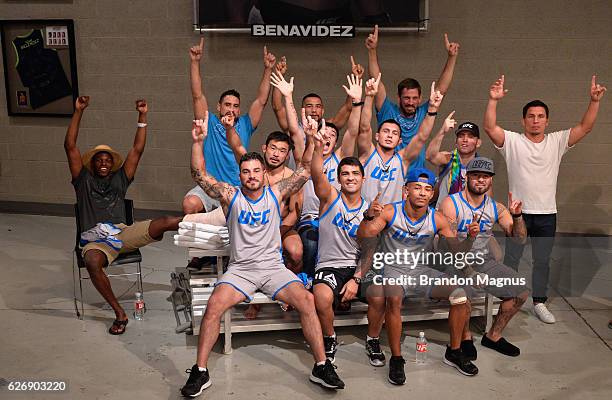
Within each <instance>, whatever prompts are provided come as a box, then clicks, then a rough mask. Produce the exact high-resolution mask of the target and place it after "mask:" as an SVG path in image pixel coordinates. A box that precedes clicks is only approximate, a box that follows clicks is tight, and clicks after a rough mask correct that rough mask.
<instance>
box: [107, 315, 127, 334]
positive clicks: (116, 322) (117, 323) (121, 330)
mask: <svg viewBox="0 0 612 400" xmlns="http://www.w3.org/2000/svg"><path fill="white" fill-rule="evenodd" d="M128 321H129V320H128V319H126V320H124V321H119V320H118V319H116V320H114V321H113V324H112V325H111V327H110V328H108V333H110V334H111V335H123V333H124V332H125V326H126V325H127V324H128ZM113 327H116V328H119V330H118V331H113Z"/></svg>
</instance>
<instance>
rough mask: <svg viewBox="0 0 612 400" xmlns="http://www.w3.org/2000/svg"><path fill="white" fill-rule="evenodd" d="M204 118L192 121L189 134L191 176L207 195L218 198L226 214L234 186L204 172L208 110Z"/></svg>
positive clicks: (234, 190)
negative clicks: (191, 140) (204, 146)
mask: <svg viewBox="0 0 612 400" xmlns="http://www.w3.org/2000/svg"><path fill="white" fill-rule="evenodd" d="M205 115H206V117H205V119H204V120H201V119H200V120H196V121H193V126H192V129H191V136H192V139H193V145H192V147H191V177H192V178H193V180H194V181H195V183H197V184H198V185H199V186H200V187H201V188H202V189H203V190H204V192H206V194H207V195H208V196H210V197H211V198H213V199H216V200H219V202H220V203H221V206H222V207H223V212H224V214H225V215H227V211H228V207H229V203H230V201H231V200H232V198H233V197H234V194H235V193H236V188H234V187H233V186H231V185H230V184H228V183H225V182H217V180H216V179H215V178H213V177H212V176H209V175H207V174H206V161H204V152H203V144H204V139H205V138H206V135H207V130H208V129H207V128H208V112H206V114H205Z"/></svg>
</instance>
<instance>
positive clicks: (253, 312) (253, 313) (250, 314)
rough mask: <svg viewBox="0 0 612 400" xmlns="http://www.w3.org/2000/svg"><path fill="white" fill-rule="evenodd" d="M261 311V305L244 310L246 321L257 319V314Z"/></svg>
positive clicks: (254, 305) (252, 305)
mask: <svg viewBox="0 0 612 400" xmlns="http://www.w3.org/2000/svg"><path fill="white" fill-rule="evenodd" d="M260 310H261V304H250V305H249V306H248V307H247V309H246V310H244V314H243V315H244V318H246V319H255V318H257V314H259V311H260Z"/></svg>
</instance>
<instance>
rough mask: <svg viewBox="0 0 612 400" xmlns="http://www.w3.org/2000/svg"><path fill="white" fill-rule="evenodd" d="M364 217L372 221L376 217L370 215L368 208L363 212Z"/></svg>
mask: <svg viewBox="0 0 612 400" xmlns="http://www.w3.org/2000/svg"><path fill="white" fill-rule="evenodd" d="M363 219H365V220H366V221H372V220H373V219H374V217H370V216H369V215H368V210H365V211H364V212H363Z"/></svg>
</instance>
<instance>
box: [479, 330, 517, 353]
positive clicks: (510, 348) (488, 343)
mask: <svg viewBox="0 0 612 400" xmlns="http://www.w3.org/2000/svg"><path fill="white" fill-rule="evenodd" d="M480 343H481V344H482V345H483V346H485V347H488V348H490V349H493V350H495V351H497V352H499V353H502V354H503V355H505V356H509V357H517V356H518V355H520V354H521V349H519V348H518V347H516V346H515V345H513V344H512V343H510V342H508V341H507V340H506V339H504V338H503V337H502V338H499V340H498V341H497V342H494V341H492V340H491V339H489V338H488V337H487V335H486V334H485V335H484V336H483V337H482V341H481V342H480Z"/></svg>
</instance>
